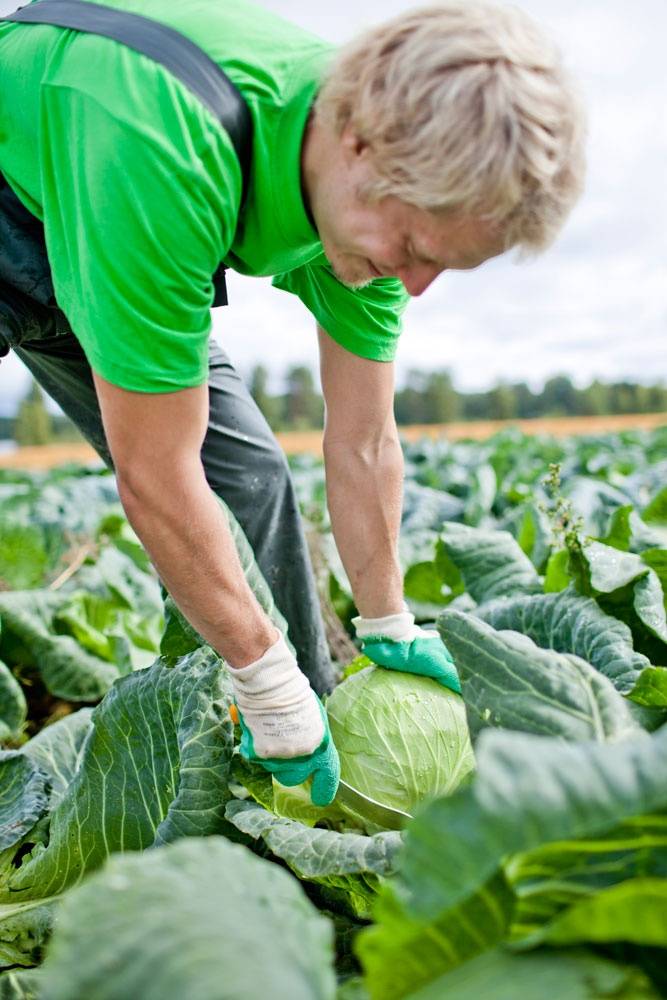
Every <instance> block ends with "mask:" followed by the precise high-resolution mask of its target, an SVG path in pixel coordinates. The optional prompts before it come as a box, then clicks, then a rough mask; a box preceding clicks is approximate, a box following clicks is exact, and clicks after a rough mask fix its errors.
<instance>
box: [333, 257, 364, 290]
mask: <svg viewBox="0 0 667 1000" xmlns="http://www.w3.org/2000/svg"><path fill="white" fill-rule="evenodd" d="M331 270H332V271H333V273H334V274H335V276H336V277H337V278H338V280H339V281H340V283H341V285H345V287H346V288H349V289H350V290H351V291H353V292H357V291H359V289H360V288H366V287H367V286H368V285H370V283H371V282H372V281H373V275H357V274H355V273H354V271H350V270H347V269H345V268H341V267H338V266H337V265H335V264H332V265H331Z"/></svg>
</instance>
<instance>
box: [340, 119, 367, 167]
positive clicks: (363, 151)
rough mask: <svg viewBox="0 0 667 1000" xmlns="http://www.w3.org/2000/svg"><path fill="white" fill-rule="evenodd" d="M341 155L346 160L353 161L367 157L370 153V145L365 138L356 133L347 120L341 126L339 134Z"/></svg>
mask: <svg viewBox="0 0 667 1000" xmlns="http://www.w3.org/2000/svg"><path fill="white" fill-rule="evenodd" d="M340 140H341V146H342V149H343V155H344V157H345V159H346V160H348V161H350V162H351V161H353V160H358V159H359V158H363V157H367V156H368V155H369V153H370V146H369V144H368V143H367V142H366V140H365V139H362V138H361V136H359V135H358V134H357V132H356V131H355V129H354V128H353V127H352V125H351V124H350V123H349V122H348V123H347V125H345V126H344V127H343V131H342V132H341V135H340Z"/></svg>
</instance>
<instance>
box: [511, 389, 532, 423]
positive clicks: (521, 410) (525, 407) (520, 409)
mask: <svg viewBox="0 0 667 1000" xmlns="http://www.w3.org/2000/svg"><path fill="white" fill-rule="evenodd" d="M511 388H512V391H513V392H514V403H515V409H516V412H515V414H514V416H516V417H519V419H521V420H530V418H531V417H535V416H537V412H538V406H537V396H535V395H534V393H533V392H532V391H531V389H530V387H529V386H528V385H526V383H525V382H515V383H514V385H513V386H512V387H511Z"/></svg>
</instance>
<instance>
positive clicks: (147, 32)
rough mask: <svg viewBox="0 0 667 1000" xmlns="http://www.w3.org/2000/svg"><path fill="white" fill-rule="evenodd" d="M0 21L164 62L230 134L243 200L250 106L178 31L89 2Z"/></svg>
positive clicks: (49, 1)
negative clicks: (50, 29)
mask: <svg viewBox="0 0 667 1000" xmlns="http://www.w3.org/2000/svg"><path fill="white" fill-rule="evenodd" d="M0 21H16V22H18V23H20V24H51V25H54V26H55V27H59V28H72V29H74V30H75V31H85V32H90V33H91V34H94V35H104V36H105V37H107V38H111V39H113V40H114V41H116V42H120V43H121V44H122V45H126V46H127V47H128V48H131V49H134V50H135V51H137V52H140V53H142V54H143V55H145V56H148V58H149V59H152V60H153V62H156V63H159V64H160V65H162V66H164V67H165V69H167V70H169V72H170V73H172V74H173V75H174V76H175V77H176V78H177V79H179V80H180V81H181V82H182V83H183V84H185V86H186V87H188V89H189V90H190V91H192V93H193V94H195V96H196V97H198V98H199V99H200V100H201V102H202V103H203V104H204V105H205V106H206V107H207V108H208V109H209V110H210V111H211V112H212V113H213V114H214V115H215V117H216V118H217V119H218V121H219V122H220V124H221V125H222V126H223V128H224V129H225V131H226V132H227V134H228V135H229V138H230V140H231V142H232V145H233V147H234V151H235V153H236V156H237V158H238V161H239V165H240V167H241V175H242V194H241V204H243V202H244V200H245V196H246V194H247V188H248V177H249V174H250V159H251V152H252V131H253V127H252V117H251V115H250V111H249V109H248V105H247V104H246V102H245V100H244V99H243V96H242V94H241V93H240V91H239V90H238V88H237V87H236V86H235V85H234V84H233V83H232V81H231V80H230V79H229V77H228V76H227V74H226V73H225V72H224V71H223V70H222V69H221V68H220V66H218V64H217V63H216V62H215V61H214V60H213V59H211V57H210V56H208V55H207V54H206V53H205V52H204V51H203V49H200V48H199V46H198V45H195V43H194V42H192V41H190V39H189V38H186V36H185V35H182V34H181V32H180V31H176V30H175V29H174V28H170V27H168V26H167V25H166V24H162V23H161V22H160V21H154V20H153V19H152V18H149V17H144V16H143V15H141V14H132V13H129V12H128V11H124V10H116V9H115V8H112V7H104V6H102V5H101V4H97V3H92V2H91V0H38V2H36V3H31V4H28V5H27V6H26V7H21V8H20V9H19V10H17V11H16V12H15V13H14V14H10V15H8V16H7V17H3V18H0ZM224 272H225V267H224V265H221V266H220V268H219V269H218V271H217V272H216V274H215V275H214V278H213V281H214V285H215V298H214V300H213V305H214V306H220V305H227V288H226V284H225V277H224Z"/></svg>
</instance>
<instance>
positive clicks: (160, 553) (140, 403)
mask: <svg viewBox="0 0 667 1000" xmlns="http://www.w3.org/2000/svg"><path fill="white" fill-rule="evenodd" d="M95 388H96V390H97V395H98V399H99V402H100V408H101V411H102V419H103V422H104V429H105V432H106V436H107V440H108V442H109V447H110V450H111V455H112V457H113V460H114V465H115V468H116V475H117V479H118V489H119V493H120V498H121V501H122V504H123V507H124V509H125V512H126V514H127V516H128V519H129V520H130V523H131V524H132V527H133V528H134V530H135V531H136V533H137V535H138V536H139V538H140V539H141V541H142V543H143V545H144V546H145V548H146V550H147V551H148V553H149V555H150V557H151V560H152V561H153V564H154V565H155V568H156V569H157V571H158V573H159V574H160V577H161V578H162V580H163V581H164V583H165V585H166V587H167V588H168V590H169V592H170V593H171V594H172V596H173V598H174V600H175V601H176V603H177V604H178V606H179V607H180V608H181V610H182V611H183V613H184V614H185V615H186V617H187V618H188V620H189V621H190V622H191V624H192V625H193V626H194V627H195V628H196V629H197V630H198V631H199V632H200V633H201V635H203V637H204V638H205V639H206V641H207V642H209V643H210V644H211V646H213V648H214V649H216V650H217V651H218V652H219V653H220V654H221V656H223V657H224V659H225V660H227V661H228V662H229V664H230V665H231V666H234V667H243V666H245V665H246V664H249V663H251V662H253V661H255V660H257V659H258V658H259V657H261V656H262V654H264V653H265V652H266V650H267V649H268V648H269V647H270V646H271V645H272V644H273V643H274V642H275V641H276V639H277V638H278V632H277V630H276V628H275V626H274V625H273V624H272V623H271V621H270V620H269V619H268V617H267V615H266V614H265V613H264V611H263V610H262V608H260V606H259V604H258V602H257V600H256V598H255V596H254V594H253V593H252V591H251V589H250V587H249V586H248V583H247V581H246V579H245V576H244V573H243V569H242V568H241V564H240V561H239V558H238V555H237V552H236V546H235V544H234V540H233V538H232V535H231V532H230V530H229V527H228V525H227V520H226V518H225V515H224V512H223V510H222V508H221V507H220V505H219V503H218V502H217V500H216V498H215V496H214V494H213V492H212V491H211V488H210V487H209V485H208V483H207V482H206V478H205V476H204V469H203V466H202V463H201V459H200V451H201V446H202V442H203V440H204V435H205V433H206V428H207V424H208V387H207V386H205V385H203V386H199V387H197V388H192V389H182V390H180V391H178V392H169V393H159V394H157V393H156V394H153V393H138V392H129V391H127V390H125V389H120V388H118V387H117V386H114V385H112V384H111V383H109V382H107V381H106V380H105V379H103V378H101V377H100V376H99V375H95Z"/></svg>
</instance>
